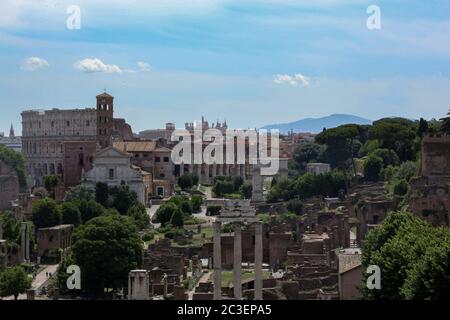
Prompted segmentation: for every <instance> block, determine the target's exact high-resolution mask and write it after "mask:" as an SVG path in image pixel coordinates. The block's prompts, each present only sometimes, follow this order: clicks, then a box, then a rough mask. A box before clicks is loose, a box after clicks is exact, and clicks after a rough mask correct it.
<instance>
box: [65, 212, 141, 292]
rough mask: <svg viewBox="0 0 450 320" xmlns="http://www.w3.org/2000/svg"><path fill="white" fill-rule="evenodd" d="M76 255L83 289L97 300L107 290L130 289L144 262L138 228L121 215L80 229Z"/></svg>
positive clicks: (109, 217) (110, 216) (74, 255)
mask: <svg viewBox="0 0 450 320" xmlns="http://www.w3.org/2000/svg"><path fill="white" fill-rule="evenodd" d="M72 251H73V257H74V260H75V264H77V265H78V266H80V268H81V270H82V274H81V276H82V280H81V285H82V288H83V290H85V291H86V292H87V293H89V294H92V295H94V296H101V295H102V294H103V292H104V289H105V288H112V289H114V290H117V289H119V288H123V287H126V286H127V279H128V273H129V271H130V270H133V269H137V268H140V267H141V266H142V262H143V247H142V241H141V239H140V237H139V234H138V231H137V228H136V226H135V225H134V223H133V221H132V219H131V218H129V217H124V216H121V215H104V216H100V217H97V218H93V219H91V220H90V221H89V222H87V223H86V224H85V225H83V226H81V227H80V228H78V229H77V230H76V231H75V234H74V244H73V246H72Z"/></svg>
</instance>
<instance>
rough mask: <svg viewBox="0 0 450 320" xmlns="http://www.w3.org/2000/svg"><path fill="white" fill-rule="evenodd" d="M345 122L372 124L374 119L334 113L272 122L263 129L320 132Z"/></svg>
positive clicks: (281, 131)
mask: <svg viewBox="0 0 450 320" xmlns="http://www.w3.org/2000/svg"><path fill="white" fill-rule="evenodd" d="M343 124H361V125H364V124H372V121H371V120H369V119H365V118H361V117H357V116H353V115H350V114H332V115H330V116H326V117H322V118H305V119H302V120H298V121H294V122H289V123H281V124H270V125H267V126H264V127H262V128H261V129H267V130H270V129H278V130H280V133H287V132H289V131H290V130H293V131H294V132H311V133H319V132H321V131H322V130H323V128H327V129H329V128H335V127H338V126H340V125H343Z"/></svg>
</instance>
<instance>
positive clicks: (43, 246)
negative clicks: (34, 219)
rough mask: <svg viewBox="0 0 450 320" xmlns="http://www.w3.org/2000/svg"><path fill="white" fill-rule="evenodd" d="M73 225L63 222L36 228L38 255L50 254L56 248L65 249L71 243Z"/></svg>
mask: <svg viewBox="0 0 450 320" xmlns="http://www.w3.org/2000/svg"><path fill="white" fill-rule="evenodd" d="M72 232H73V225H71V224H63V225H58V226H54V227H50V228H41V229H38V230H37V233H36V239H37V251H38V255H39V256H41V257H42V256H52V255H55V254H56V253H57V252H58V250H60V249H62V250H66V249H68V248H70V246H71V245H72Z"/></svg>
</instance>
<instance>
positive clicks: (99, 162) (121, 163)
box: [82, 147, 151, 205]
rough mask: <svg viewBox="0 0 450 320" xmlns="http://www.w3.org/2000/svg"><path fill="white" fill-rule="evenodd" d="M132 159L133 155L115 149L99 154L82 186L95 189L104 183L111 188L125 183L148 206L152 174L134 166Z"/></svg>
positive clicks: (86, 174) (105, 150)
mask: <svg viewBox="0 0 450 320" xmlns="http://www.w3.org/2000/svg"><path fill="white" fill-rule="evenodd" d="M131 157H132V155H131V154H129V153H127V152H123V151H120V150H119V149H116V148H114V147H108V148H105V149H103V150H101V151H99V152H97V154H96V155H95V158H94V164H93V168H92V170H90V171H88V172H86V173H84V175H83V178H82V185H83V186H85V187H88V188H92V189H94V188H95V185H96V184H97V182H104V183H106V184H107V185H108V186H109V187H114V186H120V185H121V184H122V183H125V184H126V185H128V186H129V188H130V190H132V191H134V192H136V194H137V198H138V201H139V202H140V203H142V204H144V205H146V204H147V195H148V183H151V174H150V173H148V172H145V171H143V170H142V169H140V168H137V167H134V166H132V164H131Z"/></svg>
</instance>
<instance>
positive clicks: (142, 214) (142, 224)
mask: <svg viewBox="0 0 450 320" xmlns="http://www.w3.org/2000/svg"><path fill="white" fill-rule="evenodd" d="M127 216H129V217H131V218H133V220H134V223H135V224H136V226H137V228H138V229H139V230H143V229H145V228H148V227H149V225H150V217H149V216H148V214H147V209H146V208H145V206H144V205H143V204H142V203H138V204H135V205H134V206H132V207H131V208H130V209H128V212H127Z"/></svg>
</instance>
